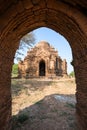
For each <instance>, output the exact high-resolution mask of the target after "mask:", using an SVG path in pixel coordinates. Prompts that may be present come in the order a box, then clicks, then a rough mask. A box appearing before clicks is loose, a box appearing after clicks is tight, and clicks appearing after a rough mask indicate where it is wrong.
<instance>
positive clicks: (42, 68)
mask: <svg viewBox="0 0 87 130" xmlns="http://www.w3.org/2000/svg"><path fill="white" fill-rule="evenodd" d="M45 75H46V74H45V62H44V61H43V60H42V61H40V63H39V76H45Z"/></svg>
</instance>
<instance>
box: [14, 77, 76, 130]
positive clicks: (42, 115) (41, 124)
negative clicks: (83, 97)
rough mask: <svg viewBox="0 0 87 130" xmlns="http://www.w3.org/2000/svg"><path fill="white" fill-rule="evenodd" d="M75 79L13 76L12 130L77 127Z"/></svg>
mask: <svg viewBox="0 0 87 130" xmlns="http://www.w3.org/2000/svg"><path fill="white" fill-rule="evenodd" d="M75 91H76V84H75V80H74V79H60V80H50V79H26V80H25V79H13V80H12V115H13V116H12V130H77V127H76V119H75V104H76V99H75Z"/></svg>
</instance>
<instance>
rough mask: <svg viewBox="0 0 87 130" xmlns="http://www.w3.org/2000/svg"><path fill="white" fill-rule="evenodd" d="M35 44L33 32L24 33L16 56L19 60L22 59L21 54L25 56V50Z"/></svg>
mask: <svg viewBox="0 0 87 130" xmlns="http://www.w3.org/2000/svg"><path fill="white" fill-rule="evenodd" d="M34 44H35V35H34V33H33V32H30V33H28V34H26V35H24V36H23V37H22V38H21V40H20V44H19V48H18V50H17V51H16V54H15V58H16V60H17V61H19V60H21V56H24V53H23V52H24V51H25V50H28V49H29V48H31V47H32V46H33V45H34Z"/></svg>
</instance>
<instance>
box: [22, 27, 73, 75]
mask: <svg viewBox="0 0 87 130" xmlns="http://www.w3.org/2000/svg"><path fill="white" fill-rule="evenodd" d="M33 33H34V35H35V39H36V41H35V43H36V44H37V43H38V42H40V41H43V40H44V41H47V42H48V43H49V44H50V45H52V46H53V47H54V48H55V49H56V50H57V51H58V55H59V56H60V57H61V58H62V59H66V61H67V72H68V74H69V73H70V72H71V71H73V67H72V65H71V64H70V62H71V61H72V51H71V47H70V45H69V43H68V41H67V40H66V39H65V38H64V37H63V36H62V35H60V34H59V33H57V32H55V31H54V30H51V29H49V28H46V27H41V28H38V29H35V30H34V31H33ZM26 54H27V51H26V52H25V55H26ZM22 59H23V58H22Z"/></svg>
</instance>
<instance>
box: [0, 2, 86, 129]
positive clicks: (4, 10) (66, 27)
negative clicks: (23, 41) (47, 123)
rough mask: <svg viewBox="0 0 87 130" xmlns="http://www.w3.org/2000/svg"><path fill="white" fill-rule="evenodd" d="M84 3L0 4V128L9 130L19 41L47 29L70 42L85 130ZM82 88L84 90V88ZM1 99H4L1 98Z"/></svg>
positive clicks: (80, 118)
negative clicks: (26, 35)
mask: <svg viewBox="0 0 87 130" xmlns="http://www.w3.org/2000/svg"><path fill="white" fill-rule="evenodd" d="M86 21H87V1H85V0H83V1H82V0H80V1H74V2H72V1H68V0H66V1H65V0H62V1H60V0H59V1H57V0H52V1H50V0H48V1H46V0H42V1H40V0H36V1H35V0H31V1H28V0H23V1H15V2H14V1H9V2H8V1H4V0H1V1H0V42H1V43H0V73H1V76H0V99H1V100H0V104H1V107H0V115H1V116H0V128H1V129H2V130H7V129H10V128H9V127H10V119H11V70H12V64H13V59H14V55H15V51H16V49H17V47H18V45H19V40H20V38H21V37H22V36H23V35H24V34H26V33H28V32H30V31H32V30H34V29H36V28H38V27H43V26H44V27H49V28H51V29H53V30H55V31H57V32H59V33H60V34H62V35H63V36H64V37H65V38H66V39H67V40H68V42H69V43H70V46H71V48H72V54H73V62H72V64H73V66H74V70H75V75H76V84H77V92H76V99H77V104H76V115H77V120H78V124H79V126H80V129H81V130H84V129H86V127H87V105H86V104H87V78H86V77H87V71H86V70H87V24H86ZM83 86H84V87H83ZM3 97H4V98H3Z"/></svg>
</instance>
